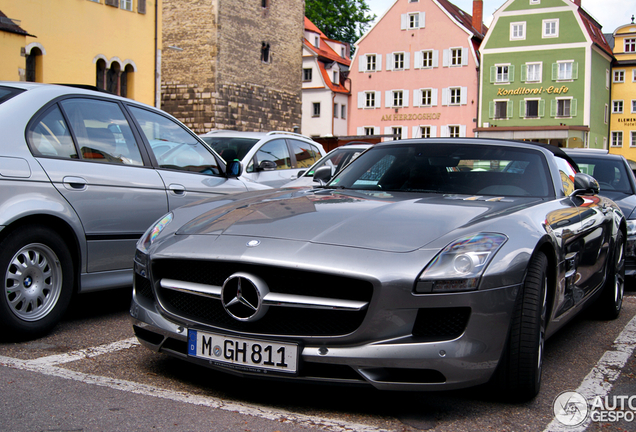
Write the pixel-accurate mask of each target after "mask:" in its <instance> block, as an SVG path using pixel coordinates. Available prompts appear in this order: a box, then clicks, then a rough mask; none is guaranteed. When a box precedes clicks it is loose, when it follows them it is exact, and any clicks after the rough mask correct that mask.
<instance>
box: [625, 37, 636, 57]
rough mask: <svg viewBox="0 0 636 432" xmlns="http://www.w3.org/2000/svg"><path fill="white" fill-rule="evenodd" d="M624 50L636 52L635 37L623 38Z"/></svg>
mask: <svg viewBox="0 0 636 432" xmlns="http://www.w3.org/2000/svg"><path fill="white" fill-rule="evenodd" d="M625 52H626V53H633V52H636V39H635V38H629V39H625Z"/></svg>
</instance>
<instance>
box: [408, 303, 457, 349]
mask: <svg viewBox="0 0 636 432" xmlns="http://www.w3.org/2000/svg"><path fill="white" fill-rule="evenodd" d="M469 318H470V308H469V307H457V308H435V309H420V310H419V311H418V312H417V318H416V319H415V324H414V326H413V336H414V337H416V338H418V339H421V340H422V341H425V342H436V341H443V340H451V339H456V338H458V337H460V336H461V335H462V333H464V330H466V326H467V325H468V319H469Z"/></svg>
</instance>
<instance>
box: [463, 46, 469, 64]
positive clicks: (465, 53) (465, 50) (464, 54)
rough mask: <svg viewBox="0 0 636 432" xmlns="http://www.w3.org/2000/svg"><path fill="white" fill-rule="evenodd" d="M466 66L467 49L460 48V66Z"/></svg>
mask: <svg viewBox="0 0 636 432" xmlns="http://www.w3.org/2000/svg"><path fill="white" fill-rule="evenodd" d="M467 65H468V48H462V66H467Z"/></svg>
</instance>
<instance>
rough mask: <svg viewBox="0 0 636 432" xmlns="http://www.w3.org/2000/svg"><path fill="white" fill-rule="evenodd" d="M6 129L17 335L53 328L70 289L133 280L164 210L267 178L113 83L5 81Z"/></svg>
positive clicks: (7, 216) (3, 251)
mask: <svg viewBox="0 0 636 432" xmlns="http://www.w3.org/2000/svg"><path fill="white" fill-rule="evenodd" d="M0 130H1V131H2V138H0V271H2V274H3V275H4V284H3V289H2V294H1V295H0V328H2V329H3V332H4V334H5V335H12V336H14V337H35V336H38V335H41V334H43V333H44V332H46V331H48V330H50V329H51V328H52V327H53V326H54V325H55V323H56V322H57V321H58V320H59V319H60V317H61V315H62V314H63V312H64V310H65V309H66V307H67V305H68V303H69V300H70V298H71V295H72V294H73V293H74V292H77V293H83V292H88V291H95V290H102V289H107V288H116V287H125V286H131V284H132V279H133V272H132V263H133V255H134V253H135V243H136V242H137V240H138V239H139V238H140V237H141V235H142V234H143V232H144V231H145V230H146V228H148V226H149V225H150V224H152V223H153V222H155V221H156V220H157V219H158V218H160V217H161V216H163V215H164V214H165V213H166V212H168V211H170V210H173V209H175V208H177V207H179V206H181V205H184V204H187V203H191V202H194V201H198V200H200V199H202V198H209V197H219V196H221V197H224V196H227V195H229V194H232V193H236V192H244V191H248V190H260V189H266V188H267V187H266V186H262V185H258V184H255V183H251V182H250V183H245V182H243V181H241V180H240V179H237V178H235V177H237V175H238V174H240V173H239V172H237V171H236V170H237V169H238V168H239V166H238V164H234V166H233V167H231V168H233V169H234V170H235V171H234V172H232V171H231V170H228V169H227V167H226V164H225V162H224V161H223V160H222V159H221V158H220V157H219V156H218V155H217V154H215V153H214V152H213V151H212V150H211V149H209V147H207V145H206V144H205V143H203V142H202V141H201V140H199V139H198V138H197V136H196V135H195V134H194V133H192V132H191V131H190V130H189V129H188V128H186V127H185V126H184V125H183V124H181V123H179V122H178V121H177V120H176V119H174V118H173V117H171V116H169V115H168V114H166V113H165V112H162V111H160V110H158V109H155V108H152V107H150V106H147V105H144V104H141V103H137V102H134V101H132V100H130V99H126V98H121V97H117V96H112V95H109V94H107V93H98V92H95V91H90V90H86V89H80V88H73V87H68V86H57V85H46V84H34V83H16V82H0ZM239 177H240V176H239ZM267 189H269V188H267Z"/></svg>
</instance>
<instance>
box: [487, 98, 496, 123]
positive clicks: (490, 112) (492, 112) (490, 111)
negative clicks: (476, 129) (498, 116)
mask: <svg viewBox="0 0 636 432" xmlns="http://www.w3.org/2000/svg"><path fill="white" fill-rule="evenodd" d="M488 118H491V119H492V118H495V101H490V102H488Z"/></svg>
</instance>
